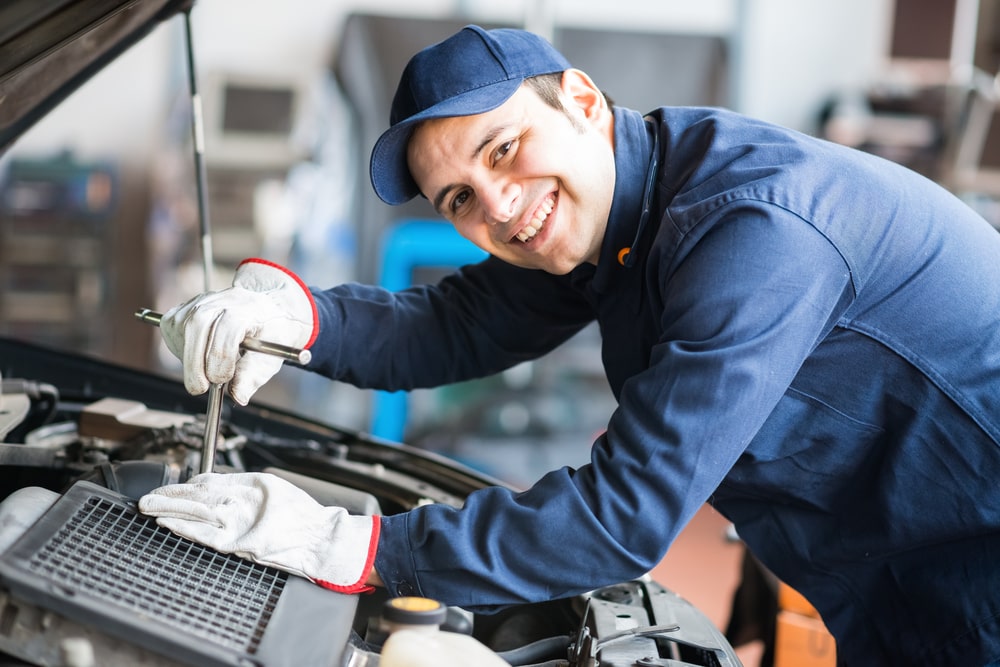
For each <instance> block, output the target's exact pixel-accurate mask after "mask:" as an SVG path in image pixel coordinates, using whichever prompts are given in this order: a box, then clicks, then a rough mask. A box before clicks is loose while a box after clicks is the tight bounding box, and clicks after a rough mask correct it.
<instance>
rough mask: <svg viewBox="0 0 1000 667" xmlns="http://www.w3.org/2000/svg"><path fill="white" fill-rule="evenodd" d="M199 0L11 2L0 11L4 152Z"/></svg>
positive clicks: (0, 113)
mask: <svg viewBox="0 0 1000 667" xmlns="http://www.w3.org/2000/svg"><path fill="white" fill-rule="evenodd" d="M193 3H194V0H7V1H6V2H4V3H3V4H2V6H0V153H2V152H3V151H5V150H6V149H7V148H8V147H9V146H10V144H11V143H13V142H14V140H16V139H17V138H18V137H19V136H20V135H21V134H23V133H24V132H25V131H26V130H27V129H28V128H30V127H31V126H32V125H33V124H34V123H35V122H36V121H38V120H39V119H40V118H41V117H43V116H44V115H45V114H46V113H48V112H49V111H50V110H51V109H52V108H53V107H55V106H56V105H57V104H59V103H60V102H61V101H62V100H63V99H65V98H66V97H67V96H68V95H69V94H70V93H72V92H73V91H74V90H76V89H77V88H79V87H80V85H81V84H83V83H84V82H85V81H87V80H88V79H89V78H90V77H91V76H93V75H94V74H95V73H97V72H98V71H100V70H101V69H102V68H103V67H104V66H105V65H107V64H108V63H110V62H111V61H113V60H114V59H115V58H117V57H118V56H119V55H120V54H121V53H122V52H123V51H125V50H126V49H128V48H129V47H130V46H132V45H133V44H135V43H136V42H138V41H139V40H140V39H142V38H143V37H144V36H145V35H146V34H148V33H149V32H150V31H151V30H152V29H153V28H155V27H156V26H157V25H159V23H160V22H162V21H163V20H165V19H167V18H169V17H171V16H173V15H175V14H177V13H179V12H182V11H186V10H188V9H190V7H191V5H192V4H193Z"/></svg>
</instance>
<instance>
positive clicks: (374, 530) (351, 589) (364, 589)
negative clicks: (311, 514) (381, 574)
mask: <svg viewBox="0 0 1000 667" xmlns="http://www.w3.org/2000/svg"><path fill="white" fill-rule="evenodd" d="M345 518H346V519H348V520H349V521H350V522H351V523H352V524H354V527H355V528H357V530H358V531H359V532H361V533H364V532H368V533H369V537H368V543H367V545H365V546H366V548H367V550H366V552H365V553H364V554H363V555H364V559H365V560H364V565H362V567H361V574H360V575H359V576H358V579H357V581H355V582H353V583H350V582H349V583H346V584H336V583H334V582H332V581H325V580H323V579H313V582H314V583H316V584H318V585H320V586H322V587H323V588H328V589H330V590H331V591H336V592H338V593H350V594H353V593H368V592H370V591H373V590H375V588H374V586H370V585H368V584H367V583H366V582H367V581H368V575H370V574H371V571H372V568H373V567H375V552H376V551H377V550H378V538H379V534H380V532H381V530H382V522H381V520H380V517H378V516H348V517H345ZM347 542H348V543H350V542H351V541H350V540H348V541H347ZM362 544H363V543H358V546H362ZM359 555H361V554H359Z"/></svg>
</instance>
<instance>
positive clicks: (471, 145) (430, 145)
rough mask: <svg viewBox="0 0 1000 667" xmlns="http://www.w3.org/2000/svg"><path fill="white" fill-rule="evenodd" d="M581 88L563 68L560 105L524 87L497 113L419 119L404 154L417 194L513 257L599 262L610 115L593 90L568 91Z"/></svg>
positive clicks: (607, 199) (523, 261)
mask: <svg viewBox="0 0 1000 667" xmlns="http://www.w3.org/2000/svg"><path fill="white" fill-rule="evenodd" d="M568 77H572V80H568ZM584 80H585V82H584ZM582 82H583V83H582ZM584 85H589V86H593V84H592V83H590V80H589V78H587V77H586V76H585V75H582V73H581V72H576V71H575V70H570V72H568V73H567V74H566V75H564V78H563V87H562V89H563V98H564V104H565V106H566V110H565V111H564V110H560V109H555V108H553V107H552V106H550V105H548V104H546V103H545V102H544V101H542V99H541V98H540V97H538V95H537V94H536V93H535V92H534V91H533V90H531V89H530V88H528V87H526V86H524V85H522V86H521V88H520V89H519V90H518V91H517V92H516V93H514V95H512V96H511V98H510V99H508V100H507V101H506V102H505V103H504V104H503V105H501V106H500V107H498V108H496V109H494V110H493V111H489V112H487V113H483V114H479V115H477V116H463V117H456V118H443V119H439V120H431V121H426V122H424V123H423V124H421V125H420V126H418V127H417V129H416V130H415V131H414V133H413V137H412V138H411V139H410V143H409V147H408V152H407V157H408V162H409V166H410V172H411V173H412V174H413V177H414V180H415V181H416V182H417V185H418V186H419V187H420V191H421V192H422V193H423V194H424V195H425V196H426V197H427V198H428V200H429V201H430V202H431V203H432V204H433V205H434V207H435V209H437V211H438V212H439V213H440V214H441V215H442V216H444V217H445V218H447V219H448V220H449V221H451V223H452V224H453V225H455V228H456V229H457V230H458V232H459V233H460V234H461V235H462V236H464V237H465V238H467V239H469V240H470V241H472V242H473V243H475V244H476V245H477V246H479V247H480V248H482V249H483V250H485V251H487V252H488V253H490V254H492V255H495V256H497V257H499V258H500V259H502V260H504V261H506V262H508V263H510V264H515V265H517V266H521V267H525V268H532V269H542V270H545V271H548V272H549V273H553V274H557V275H561V274H565V273H568V272H569V271H571V270H573V269H574V268H576V267H577V266H579V265H580V264H582V263H584V262H590V263H591V264H596V263H597V258H598V256H599V254H600V249H601V242H602V240H603V238H604V231H605V228H606V227H607V219H608V213H609V211H610V210H611V200H612V195H613V193H614V186H615V165H614V152H613V132H612V124H613V120H612V116H611V112H610V110H609V109H608V108H607V105H606V103H605V102H604V99H603V96H602V95H601V94H600V91H599V90H597V89H596V87H594V89H593V91H588V90H576V89H575V88H574V87H576V88H579V87H580V86H584Z"/></svg>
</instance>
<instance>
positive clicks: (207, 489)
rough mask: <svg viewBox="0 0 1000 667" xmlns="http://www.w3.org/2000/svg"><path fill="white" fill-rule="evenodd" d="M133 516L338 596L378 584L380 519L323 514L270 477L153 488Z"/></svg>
mask: <svg viewBox="0 0 1000 667" xmlns="http://www.w3.org/2000/svg"><path fill="white" fill-rule="evenodd" d="M139 510H140V511H142V512H143V513H145V514H148V515H150V516H154V517H156V522H157V523H158V524H160V525H161V526H163V527H164V528H167V529H169V530H171V531H173V532H174V533H176V534H178V535H180V536H182V537H186V538H188V539H190V540H194V541H195V542H199V543H201V544H204V545H206V546H209V547H212V548H213V549H216V550H217V551H221V552H223V553H231V554H235V555H237V556H241V557H243V558H249V559H250V560H252V561H254V562H256V563H260V564H261V565H268V566H271V567H275V568H278V569H279V570H284V571H286V572H290V573H292V574H297V575H300V576H303V577H306V578H307V579H310V580H312V581H314V582H316V583H317V584H319V585H321V586H324V587H326V588H330V589H333V590H336V591H339V592H342V593H360V592H363V591H366V590H369V589H370V586H369V585H368V583H367V582H370V581H377V580H378V579H377V577H373V575H372V572H373V571H372V565H373V563H374V561H375V549H376V547H377V546H378V536H379V526H380V523H379V518H378V517H371V516H352V515H350V514H348V513H347V511H346V510H345V509H343V508H341V507H323V506H322V505H320V504H319V503H317V502H316V501H315V500H313V499H312V497H311V496H309V495H308V494H307V493H306V492H305V491H303V490H301V489H299V488H298V487H297V486H295V485H293V484H292V483H290V482H287V481H285V480H283V479H281V478H280V477H276V476H275V475H270V474H267V473H237V474H217V473H204V474H201V475H197V476H196V477H193V478H191V480H190V481H189V482H187V483H186V484H171V485H168V486H163V487H160V488H158V489H154V490H153V491H151V492H150V493H148V494H146V495H145V496H143V497H142V498H140V499H139Z"/></svg>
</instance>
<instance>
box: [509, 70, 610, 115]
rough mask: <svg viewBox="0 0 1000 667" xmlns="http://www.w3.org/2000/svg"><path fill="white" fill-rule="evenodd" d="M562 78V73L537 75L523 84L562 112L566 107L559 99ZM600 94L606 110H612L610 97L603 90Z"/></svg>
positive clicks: (530, 77)
mask: <svg viewBox="0 0 1000 667" xmlns="http://www.w3.org/2000/svg"><path fill="white" fill-rule="evenodd" d="M562 76H563V73H562V72H553V73H552V74H539V75H538V76H529V77H528V78H527V79H525V80H524V83H525V84H527V86H528V87H529V88H531V89H532V90H533V91H535V93H536V94H537V95H538V96H539V97H540V98H542V101H543V102H545V103H546V104H548V105H549V106H550V107H553V108H555V109H559V110H560V111H564V110H565V108H566V107H564V106H563V103H562V100H561V99H559V92H560V91H561V90H562ZM601 94H602V95H604V99H605V101H606V102H607V103H608V108H609V109H614V108H615V103H614V100H612V99H611V96H610V95H608V94H607V93H606V92H604V91H603V90H602V91H601Z"/></svg>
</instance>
